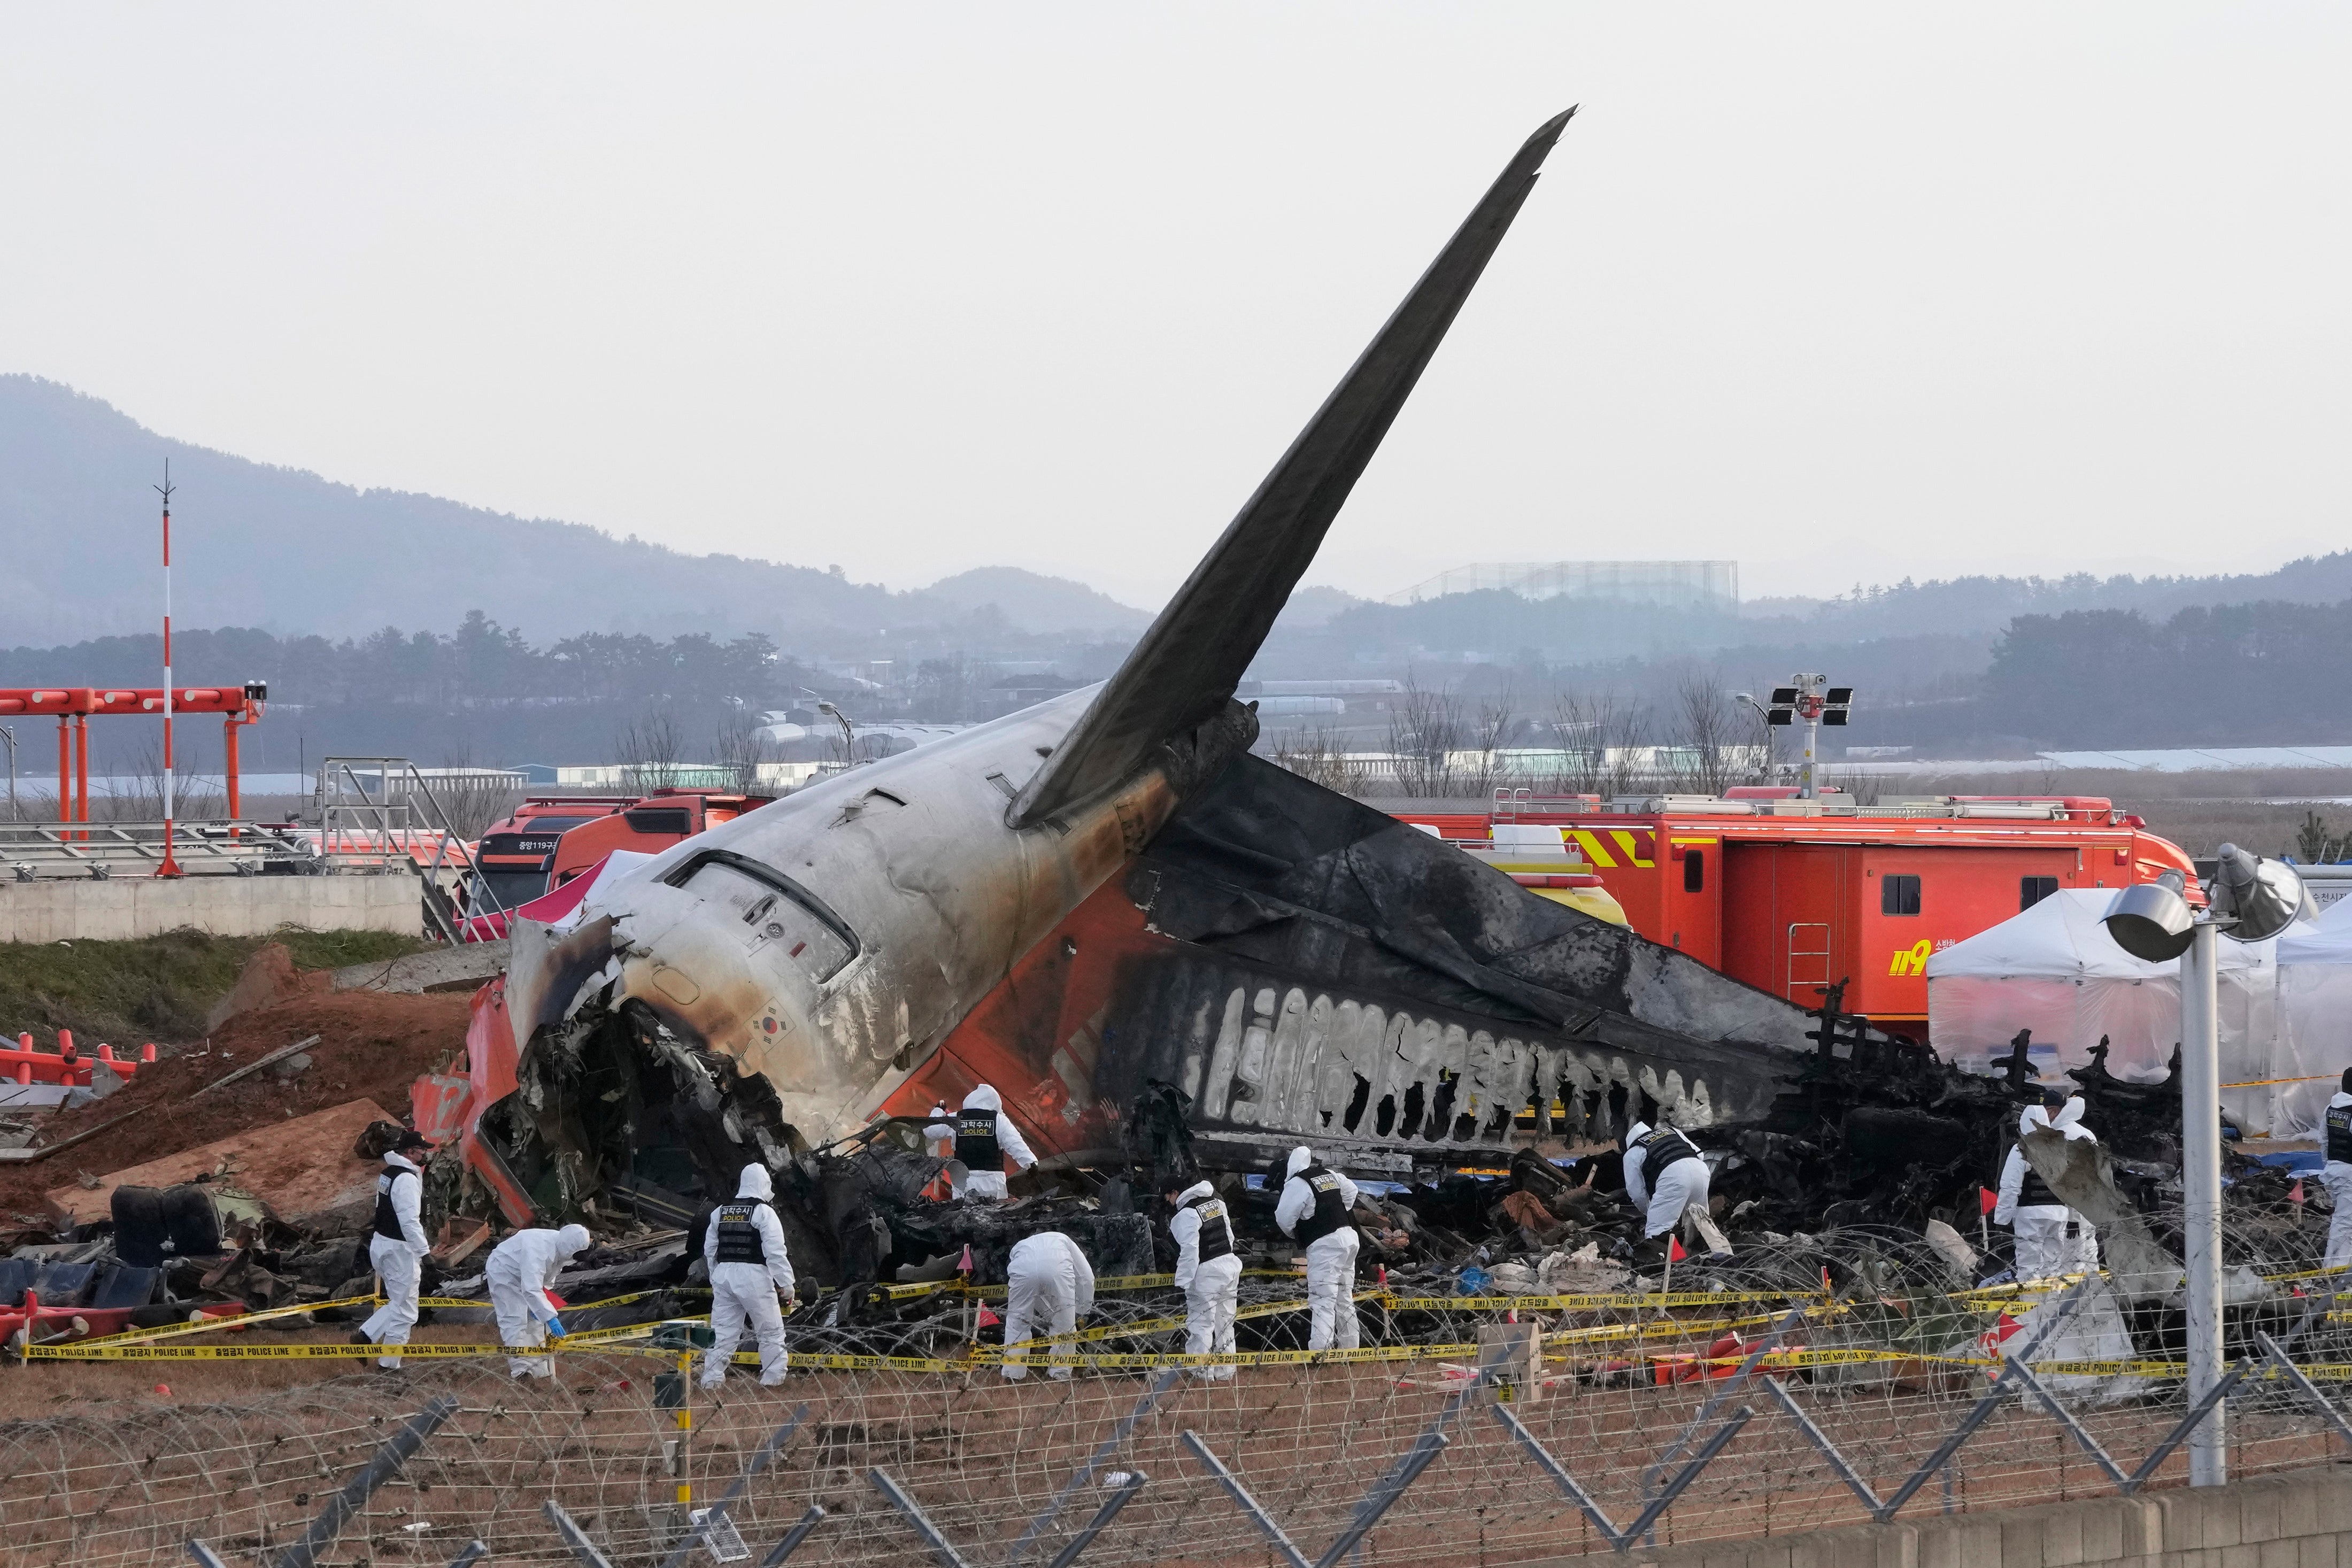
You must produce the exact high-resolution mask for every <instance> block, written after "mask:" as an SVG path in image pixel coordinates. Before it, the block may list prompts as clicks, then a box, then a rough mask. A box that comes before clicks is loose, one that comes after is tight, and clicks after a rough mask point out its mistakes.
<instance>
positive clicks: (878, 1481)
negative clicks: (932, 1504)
mask: <svg viewBox="0 0 2352 1568" xmlns="http://www.w3.org/2000/svg"><path fill="white" fill-rule="evenodd" d="M866 1479H869V1480H871V1481H872V1482H873V1483H874V1486H875V1490H877V1491H879V1492H880V1493H881V1494H882V1495H883V1496H884V1497H886V1498H887V1499H889V1500H890V1506H891V1507H893V1508H895V1509H897V1510H898V1511H899V1512H900V1513H902V1514H904V1515H905V1516H906V1519H907V1522H908V1524H911V1525H913V1526H914V1527H915V1533H916V1534H918V1535H920V1536H921V1537H922V1538H923V1540H924V1541H925V1542H927V1543H929V1546H930V1549H931V1552H932V1553H933V1554H934V1555H936V1556H937V1557H938V1558H939V1560H940V1563H942V1564H944V1565H945V1568H969V1564H967V1563H965V1562H964V1560H963V1557H962V1556H961V1553H959V1552H957V1551H956V1549H955V1548H954V1546H952V1545H951V1544H950V1543H949V1541H948V1538H947V1537H946V1536H944V1535H942V1534H940V1527H939V1526H938V1525H936V1524H933V1523H932V1522H931V1521H930V1520H929V1519H928V1518H926V1517H925V1516H924V1513H923V1511H922V1510H921V1509H920V1508H919V1507H918V1506H917V1505H916V1502H915V1500H914V1499H913V1498H911V1497H908V1495H907V1490H906V1489H905V1488H904V1487H902V1486H900V1485H899V1484H898V1481H897V1480H895V1479H892V1477H891V1475H890V1473H889V1472H888V1471H887V1470H882V1469H874V1470H869V1471H867V1472H866Z"/></svg>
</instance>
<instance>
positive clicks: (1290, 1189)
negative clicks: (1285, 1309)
mask: <svg viewBox="0 0 2352 1568" xmlns="http://www.w3.org/2000/svg"><path fill="white" fill-rule="evenodd" d="M1314 1164H1315V1155H1314V1154H1313V1153H1312V1152H1311V1151H1310V1150H1308V1149H1307V1146H1306V1145H1303V1144H1302V1145H1299V1146H1298V1147H1297V1148H1295V1149H1293V1150H1291V1151H1290V1165H1289V1169H1288V1174H1287V1175H1286V1176H1285V1177H1284V1179H1283V1183H1282V1198H1281V1201H1279V1202H1277V1203H1276V1205H1275V1206H1274V1222H1275V1224H1276V1225H1277V1226H1279V1227H1281V1228H1282V1233H1283V1234H1284V1235H1285V1236H1296V1235H1297V1234H1298V1228H1299V1226H1300V1224H1301V1223H1302V1222H1303V1221H1306V1220H1307V1219H1308V1218H1310V1217H1311V1216H1312V1215H1313V1214H1314V1213H1315V1211H1316V1207H1317V1199H1318V1197H1319V1196H1320V1194H1318V1192H1317V1191H1316V1189H1315V1188H1314V1187H1313V1186H1309V1185H1308V1184H1307V1177H1306V1175H1305V1174H1304V1173H1305V1172H1306V1171H1307V1169H1308V1167H1310V1166H1313V1165H1314ZM1322 1175H1323V1176H1325V1177H1328V1179H1329V1182H1330V1184H1331V1185H1330V1186H1329V1187H1328V1189H1327V1190H1329V1191H1331V1192H1333V1193H1335V1194H1336V1195H1337V1197H1338V1200H1339V1208H1340V1211H1341V1212H1342V1213H1345V1212H1346V1211H1348V1210H1350V1209H1352V1208H1354V1207H1356V1184H1355V1183H1354V1182H1351V1181H1349V1179H1348V1178H1347V1177H1346V1176H1342V1175H1340V1174H1339V1172H1338V1171H1325V1172H1323V1173H1322ZM1357 1246H1358V1241H1357V1237H1356V1228H1355V1227H1354V1226H1352V1225H1342V1226H1340V1227H1339V1228H1338V1229H1337V1230H1334V1231H1332V1232H1330V1233H1329V1234H1328V1235H1326V1236H1318V1237H1317V1238H1316V1239H1314V1240H1312V1241H1309V1242H1308V1243H1307V1349H1309V1350H1330V1349H1332V1348H1334V1347H1337V1348H1338V1349H1340V1350H1353V1349H1355V1348H1356V1346H1357V1345H1358V1344H1360V1343H1362V1341H1361V1335H1360V1333H1359V1331H1358V1329H1357V1325H1356V1302H1355V1288H1356V1248H1357Z"/></svg>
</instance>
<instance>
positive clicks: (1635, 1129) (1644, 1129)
mask: <svg viewBox="0 0 2352 1568" xmlns="http://www.w3.org/2000/svg"><path fill="white" fill-rule="evenodd" d="M1649 1131H1650V1124H1648V1123H1647V1122H1639V1121H1637V1122H1635V1123H1634V1124H1633V1125H1632V1126H1630V1127H1628V1128H1626V1129H1625V1146H1626V1147H1627V1148H1629V1149H1630V1148H1632V1147H1633V1145H1634V1144H1635V1143H1637V1142H1639V1141H1640V1140H1641V1139H1642V1138H1643V1137H1645V1136H1647V1135H1648V1134H1649Z"/></svg>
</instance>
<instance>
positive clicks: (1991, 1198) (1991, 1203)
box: [1977, 1186, 2000, 1214]
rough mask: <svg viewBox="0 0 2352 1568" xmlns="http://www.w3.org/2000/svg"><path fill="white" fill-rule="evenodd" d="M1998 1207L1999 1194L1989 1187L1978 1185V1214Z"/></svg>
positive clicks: (1986, 1212)
mask: <svg viewBox="0 0 2352 1568" xmlns="http://www.w3.org/2000/svg"><path fill="white" fill-rule="evenodd" d="M1999 1207H2000V1195H1999V1194H1997V1193H1995V1192H1993V1191H1992V1190H1991V1189H1990V1187H1981V1186H1980V1187H1979V1188H1977V1212H1978V1213H1979V1214H1990V1213H1991V1212H1992V1211H1993V1210H1994V1209H1996V1208H1999Z"/></svg>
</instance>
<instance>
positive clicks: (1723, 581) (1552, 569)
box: [1387, 560, 1739, 612]
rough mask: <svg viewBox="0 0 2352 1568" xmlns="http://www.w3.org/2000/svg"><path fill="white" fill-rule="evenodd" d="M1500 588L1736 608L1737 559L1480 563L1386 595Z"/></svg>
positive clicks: (1394, 599) (1407, 598)
mask: <svg viewBox="0 0 2352 1568" xmlns="http://www.w3.org/2000/svg"><path fill="white" fill-rule="evenodd" d="M1486 589H1500V590H1502V591H1504V592H1506V593H1516V594H1517V595H1518V596H1519V597H1520V598H1522V599H1614V600H1619V601H1623V602H1626V603H1632V604H1660V605H1670V606H1675V607H1679V608H1682V609H1688V610H1721V611H1725V612H1735V611H1737V610H1738V608H1739V563H1738V561H1736V560H1549V561H1485V562H1480V563H1478V564H1476V565H1473V566H1457V567H1455V568H1454V570H1451V571H1441V572H1439V573H1438V574H1437V575H1436V576H1435V577H1433V578H1431V579H1430V580H1427V581H1426V582H1416V583H1414V584H1413V585H1412V587H1411V588H1407V589H1403V590H1401V591H1398V592H1395V593H1391V594H1390V595H1389V596H1388V600H1387V602H1389V603H1391V604H1418V603H1420V602H1421V601H1423V600H1424V599H1442V598H1444V597H1445V596H1446V595H1447V594H1450V593H1475V592H1478V591H1482V590H1486Z"/></svg>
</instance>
